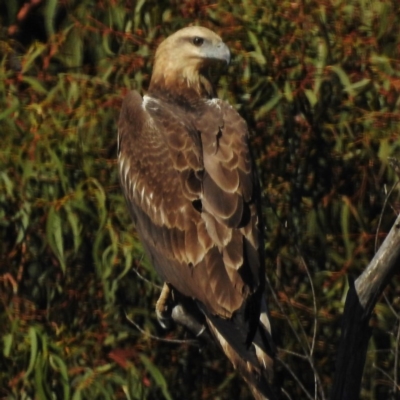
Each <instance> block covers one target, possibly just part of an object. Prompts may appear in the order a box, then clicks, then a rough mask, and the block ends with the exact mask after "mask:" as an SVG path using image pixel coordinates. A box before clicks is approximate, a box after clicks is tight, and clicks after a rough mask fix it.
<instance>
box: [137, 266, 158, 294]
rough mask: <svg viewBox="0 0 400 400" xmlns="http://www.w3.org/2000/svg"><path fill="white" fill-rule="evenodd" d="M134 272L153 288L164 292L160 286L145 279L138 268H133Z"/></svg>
mask: <svg viewBox="0 0 400 400" xmlns="http://www.w3.org/2000/svg"><path fill="white" fill-rule="evenodd" d="M132 271H133V272H134V273H135V274H136V275H137V276H138V277H139V278H140V279H141V280H142V281H144V282H146V283H149V284H150V285H151V286H153V287H155V288H157V289H160V291H161V290H162V287H161V286H160V285H157V284H156V283H154V282H152V281H150V280H149V279H147V278H145V277H144V276H143V275H141V274H140V272H139V271H138V270H137V269H136V268H132Z"/></svg>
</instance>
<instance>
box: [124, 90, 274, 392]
mask: <svg viewBox="0 0 400 400" xmlns="http://www.w3.org/2000/svg"><path fill="white" fill-rule="evenodd" d="M196 106H197V107H193V108H190V107H188V108H182V107H181V106H180V105H179V104H174V103H173V102H172V103H171V102H170V101H169V99H163V98H157V99H155V98H152V97H149V96H146V97H145V100H144V101H142V98H141V96H140V95H139V94H138V93H136V92H132V93H130V94H129V95H128V96H127V97H126V99H125V100H124V103H123V106H122V110H121V116H120V120H119V124H118V142H119V149H118V159H119V172H120V180H121V184H122V187H123V190H124V194H125V197H126V199H127V202H128V205H129V209H130V211H131V214H132V217H133V220H134V222H135V224H136V227H137V230H138V232H139V234H140V237H141V240H142V242H143V244H144V247H145V249H146V251H147V253H148V255H149V257H150V259H151V262H152V263H153V265H154V266H155V268H156V270H157V272H158V273H159V274H160V276H161V277H162V279H163V280H164V281H165V282H168V283H169V284H170V285H172V286H173V287H174V288H175V289H176V290H177V291H178V292H180V293H181V294H182V295H184V296H187V297H189V298H193V299H195V300H196V302H198V304H199V306H200V307H201V309H202V310H203V312H204V313H205V314H206V315H207V316H208V318H209V319H210V318H211V319H212V320H213V322H209V325H210V329H211V330H212V331H213V332H214V335H215V336H216V338H217V339H218V340H219V342H220V343H221V346H222V347H223V349H224V351H225V353H226V354H227V355H228V357H229V358H230V359H231V361H232V363H233V364H234V365H235V366H236V367H238V368H239V369H241V371H242V372H243V371H245V372H244V374H245V379H246V380H248V381H249V382H250V381H251V382H250V383H251V384H253V386H254V385H257V382H255V383H254V382H253V381H252V379H253V378H250V376H251V372H249V371H250V370H253V369H254V365H256V364H257V363H258V361H257V360H259V362H260V363H261V365H267V364H268V362H269V360H270V355H269V354H267V355H265V354H266V353H265V352H264V348H265V345H264V344H263V343H261V342H257V344H255V345H254V346H257V347H253V348H252V350H251V351H250V352H248V351H247V350H246V349H245V348H244V347H243V346H244V345H245V342H246V340H248V339H247V338H248V337H250V338H251V337H253V336H254V335H255V333H254V332H255V331H256V329H255V328H254V327H255V326H257V325H258V324H261V325H260V326H263V330H267V329H268V328H269V327H267V326H266V324H267V323H269V321H268V317H267V315H266V314H265V317H263V319H262V321H258V319H259V316H260V313H259V307H257V306H255V307H254V304H256V302H257V301H258V300H257V299H259V293H261V291H262V290H263V284H262V279H260V277H262V276H263V268H264V267H263V260H262V257H263V256H262V249H260V240H259V236H260V231H259V230H258V223H259V220H258V212H257V207H256V204H255V201H256V196H255V190H256V185H255V182H254V174H253V171H252V164H251V157H250V153H249V149H248V145H247V136H248V133H247V127H246V124H245V122H244V121H243V119H242V118H241V117H240V116H239V115H238V114H237V112H236V111H235V110H234V109H233V108H232V107H230V106H229V105H227V104H226V103H224V102H222V101H220V100H213V101H211V102H208V101H204V102H199V103H198V104H196ZM249 304H250V305H251V306H248V305H249ZM252 304H253V305H252ZM253 308H254V309H255V311H254V312H252V311H248V312H247V311H246V313H247V314H248V315H247V314H246V315H247V317H245V318H244V317H243V318H242V317H240V318H239V317H238V315H239V314H240V315H242V314H243V312H244V311H243V310H251V309H253ZM243 315H244V314H243ZM263 315H264V314H263ZM265 318H266V319H265ZM221 321H229V324H228V325H224V324H223V323H222V322H221ZM232 329H235V330H237V332H236V333H232V332H231V331H230V330H232ZM236 334H239V337H240V340H239V339H232V340H231V339H229V337H230V336H232V335H233V336H232V338H233V337H234V336H235V335H236ZM236 336H237V335H236ZM259 337H261V336H260V335H258V336H257V338H259ZM227 338H228V339H227ZM242 340H243V341H242ZM257 340H258V339H257ZM250 344H251V341H250ZM242 357H244V359H242ZM243 360H245V361H243ZM246 371H247V372H246ZM257 374H258V372H257ZM254 387H255V386H254Z"/></svg>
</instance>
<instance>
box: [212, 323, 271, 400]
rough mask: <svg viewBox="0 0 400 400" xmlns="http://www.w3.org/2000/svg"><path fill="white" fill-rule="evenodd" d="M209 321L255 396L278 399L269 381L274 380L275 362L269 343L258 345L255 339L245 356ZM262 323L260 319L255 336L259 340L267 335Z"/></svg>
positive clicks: (228, 355)
mask: <svg viewBox="0 0 400 400" xmlns="http://www.w3.org/2000/svg"><path fill="white" fill-rule="evenodd" d="M207 323H208V326H209V328H210V331H211V332H212V333H213V335H214V336H215V338H216V339H217V341H218V342H219V344H220V345H221V347H222V350H223V351H224V353H225V355H226V356H227V357H228V358H229V360H230V361H231V363H232V364H233V366H234V367H235V369H237V370H238V371H239V372H240V374H241V375H242V377H243V379H244V380H245V381H246V382H247V384H248V385H249V388H250V390H251V392H252V394H253V396H254V398H255V399H256V400H276V396H275V394H274V392H273V390H272V389H271V386H270V383H269V382H270V381H272V377H273V363H274V362H273V354H274V352H273V350H272V349H271V348H269V344H265V343H263V344H261V343H260V345H258V344H257V343H255V342H254V341H253V343H252V344H251V345H250V346H249V347H248V349H247V352H248V354H246V357H243V352H241V355H240V354H239V353H238V352H237V351H236V350H235V348H234V347H233V346H232V345H231V344H230V343H229V342H228V341H227V340H226V339H225V337H224V336H223V335H222V334H221V333H220V332H219V330H218V329H217V327H216V326H215V325H214V323H213V322H212V321H211V320H210V319H209V318H207ZM262 325H263V324H262V322H261V321H260V326H259V329H258V332H257V334H256V336H255V340H256V339H257V340H256V341H257V342H259V340H262V339H263V336H264V337H265V336H266V335H265V334H264V332H263V331H264V330H265V329H264V326H262ZM265 345H266V346H265ZM266 348H268V350H266Z"/></svg>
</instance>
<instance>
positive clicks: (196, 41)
mask: <svg viewBox="0 0 400 400" xmlns="http://www.w3.org/2000/svg"><path fill="white" fill-rule="evenodd" d="M203 43H204V39H203V38H201V37H198V36H195V37H194V38H193V44H194V45H195V46H198V47H200V46H201V45H202V44H203Z"/></svg>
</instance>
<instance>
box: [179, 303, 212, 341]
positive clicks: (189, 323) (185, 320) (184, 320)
mask: <svg viewBox="0 0 400 400" xmlns="http://www.w3.org/2000/svg"><path fill="white" fill-rule="evenodd" d="M171 316H172V319H173V320H174V321H175V322H176V323H177V324H180V325H182V326H184V327H185V328H187V329H189V330H190V331H191V332H192V333H193V334H194V335H196V337H197V338H199V339H209V335H208V332H207V329H206V326H205V325H204V324H202V323H201V322H200V321H199V320H198V319H196V318H195V317H194V316H193V315H192V314H190V313H189V312H188V311H187V310H186V309H185V308H184V307H183V306H182V304H177V305H176V306H174V308H173V309H172V313H171Z"/></svg>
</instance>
